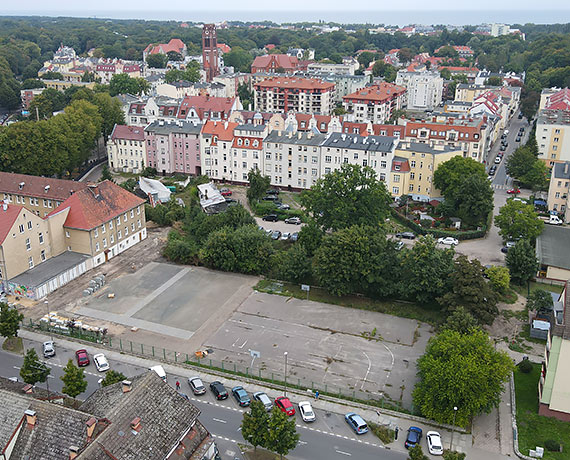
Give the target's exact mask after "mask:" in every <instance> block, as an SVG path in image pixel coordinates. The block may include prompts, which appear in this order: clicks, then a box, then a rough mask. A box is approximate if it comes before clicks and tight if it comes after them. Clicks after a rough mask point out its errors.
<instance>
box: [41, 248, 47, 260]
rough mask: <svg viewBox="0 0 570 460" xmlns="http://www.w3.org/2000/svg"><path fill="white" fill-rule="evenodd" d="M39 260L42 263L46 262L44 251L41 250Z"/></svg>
mask: <svg viewBox="0 0 570 460" xmlns="http://www.w3.org/2000/svg"><path fill="white" fill-rule="evenodd" d="M40 259H42V262H44V261H45V260H46V250H45V249H42V252H41V253H40Z"/></svg>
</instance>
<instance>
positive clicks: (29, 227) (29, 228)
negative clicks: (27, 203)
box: [28, 220, 34, 230]
mask: <svg viewBox="0 0 570 460" xmlns="http://www.w3.org/2000/svg"><path fill="white" fill-rule="evenodd" d="M33 226H34V225H33V224H32V221H31V220H29V221H28V230H31V229H32V227H33Z"/></svg>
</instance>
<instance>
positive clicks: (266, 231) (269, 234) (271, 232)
mask: <svg viewBox="0 0 570 460" xmlns="http://www.w3.org/2000/svg"><path fill="white" fill-rule="evenodd" d="M265 234H266V235H267V236H271V235H272V234H273V230H271V229H270V228H268V229H267V230H265Z"/></svg>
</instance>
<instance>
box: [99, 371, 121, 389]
mask: <svg viewBox="0 0 570 460" xmlns="http://www.w3.org/2000/svg"><path fill="white" fill-rule="evenodd" d="M126 378H127V377H125V375H124V374H121V373H120V372H117V371H114V370H113V369H110V370H108V371H107V373H106V374H105V378H104V379H103V380H101V386H102V387H107V386H109V385H113V384H114V383H119V382H122V381H123V380H126Z"/></svg>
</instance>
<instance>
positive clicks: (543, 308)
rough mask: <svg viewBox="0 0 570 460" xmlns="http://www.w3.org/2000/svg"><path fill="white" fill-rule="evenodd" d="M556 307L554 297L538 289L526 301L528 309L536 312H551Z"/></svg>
mask: <svg viewBox="0 0 570 460" xmlns="http://www.w3.org/2000/svg"><path fill="white" fill-rule="evenodd" d="M553 306H554V301H553V300H552V295H551V294H550V292H548V291H545V290H544V289H536V290H534V291H532V292H531V293H530V295H529V296H528V297H527V300H526V308H528V309H529V310H530V311H535V312H550V311H552V307H553Z"/></svg>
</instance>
